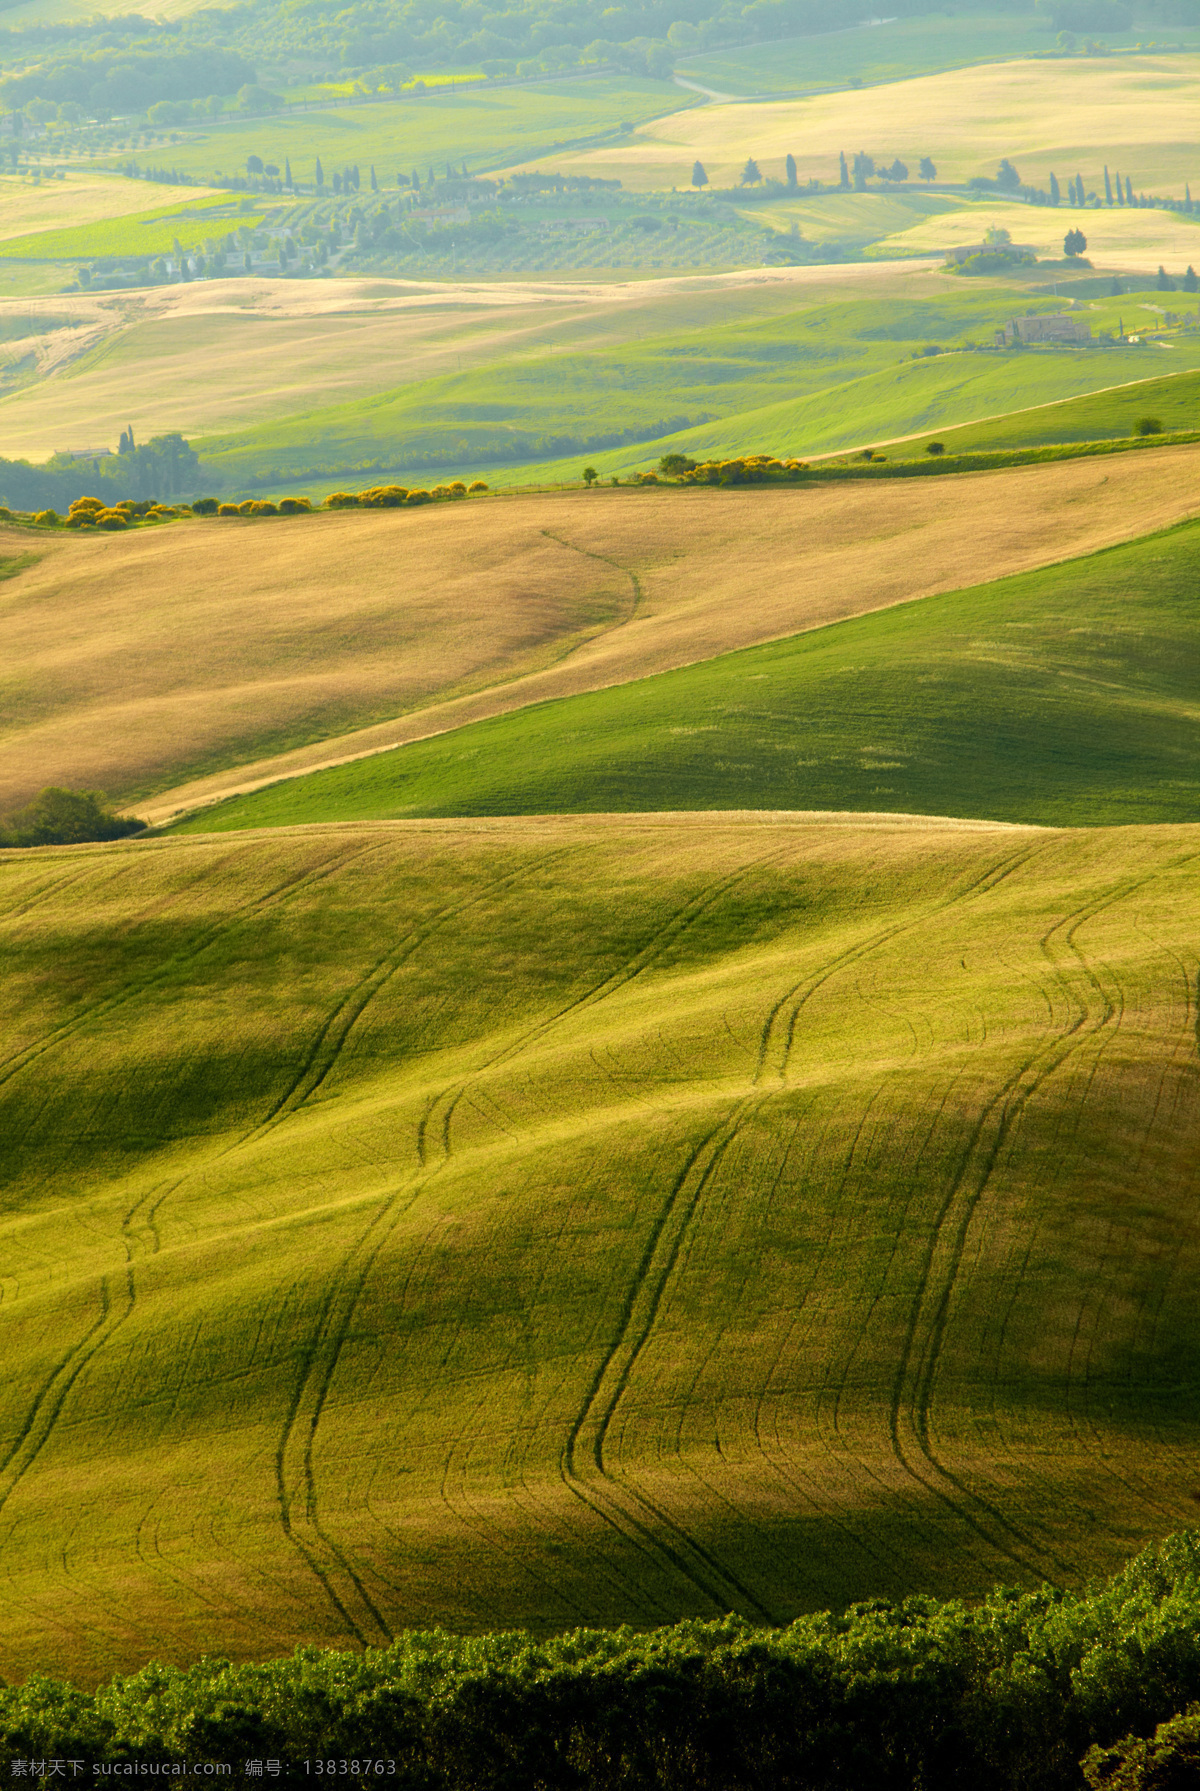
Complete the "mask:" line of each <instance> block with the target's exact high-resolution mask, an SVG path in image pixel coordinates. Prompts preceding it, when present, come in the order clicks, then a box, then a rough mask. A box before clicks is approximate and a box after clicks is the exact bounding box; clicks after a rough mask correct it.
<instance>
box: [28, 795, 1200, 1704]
mask: <svg viewBox="0 0 1200 1791" xmlns="http://www.w3.org/2000/svg"><path fill="white" fill-rule="evenodd" d="M1198 858H1200V830H1197V829H1186V828H1177V827H1167V828H1161V827H1160V828H1154V829H1145V830H1139V829H1126V830H1123V831H1101V832H1099V833H1095V832H1083V833H1055V832H1039V831H1036V830H1034V831H1025V830H1015V831H1014V830H1005V829H996V828H993V827H982V828H974V829H972V828H961V827H959V828H956V827H954V826H952V825H948V824H944V823H940V824H939V823H935V824H928V825H918V826H915V827H913V826H904V825H895V824H888V823H886V822H885V823H880V824H866V825H864V824H857V825H856V824H852V823H847V824H842V825H837V824H834V825H830V826H821V825H804V824H802V823H797V822H793V821H790V820H788V818H787V817H762V818H760V819H758V820H755V818H753V817H746V816H726V817H721V816H710V817H693V818H688V817H677V818H667V817H664V818H653V817H649V818H641V819H638V818H629V819H627V820H620V819H618V820H614V821H610V822H602V821H597V820H588V821H578V820H571V819H565V820H549V819H548V820H545V821H538V820H526V821H508V822H497V821H485V822H479V823H464V822H456V823H425V824H421V825H410V826H402V827H389V826H365V827H354V826H351V827H346V828H333V829H319V828H318V829H307V830H305V831H303V832H297V833H290V834H278V833H277V834H273V835H268V836H266V837H261V836H259V837H246V836H242V837H239V838H237V839H230V838H228V837H218V838H210V839H207V840H194V839H176V840H166V841H160V842H151V843H149V844H145V845H143V844H136V843H135V844H128V843H125V844H119V845H117V846H114V847H103V848H86V847H85V848H82V849H75V850H71V851H65V852H64V851H58V850H54V849H50V850H48V851H43V852H40V853H25V854H19V853H18V854H7V855H4V856H3V857H2V858H0V927H2V928H3V937H4V949H3V952H2V953H0V966H2V968H0V976H2V977H3V981H4V1001H5V1011H6V1013H7V1014H9V1016H10V1019H9V1021H8V1023H7V1025H6V1036H5V1044H4V1053H3V1062H2V1064H0V1109H2V1113H0V1123H2V1125H3V1129H4V1136H5V1137H6V1139H7V1140H8V1141H9V1143H8V1147H7V1148H6V1150H5V1153H4V1158H3V1171H2V1173H3V1177H4V1207H3V1217H2V1218H0V1227H2V1229H3V1238H4V1251H3V1261H4V1277H5V1279H4V1292H5V1298H4V1301H3V1305H2V1306H0V1334H2V1337H3V1348H4V1360H5V1364H6V1372H5V1377H4V1384H3V1388H2V1389H0V1436H2V1437H3V1438H4V1448H3V1451H2V1454H0V1460H2V1462H3V1467H2V1470H0V1511H2V1512H3V1518H4V1534H5V1573H6V1583H7V1587H8V1598H7V1600H6V1618H5V1623H4V1625H3V1632H2V1635H0V1666H2V1668H3V1671H4V1672H5V1674H6V1675H8V1676H12V1675H14V1674H17V1675H19V1674H23V1673H24V1672H25V1671H27V1670H29V1669H30V1668H31V1667H34V1666H37V1667H56V1668H59V1669H64V1670H70V1671H73V1672H77V1673H80V1674H84V1675H92V1674H97V1673H99V1674H107V1673H109V1672H111V1671H112V1670H113V1668H114V1667H116V1666H121V1665H128V1664H132V1663H138V1662H141V1661H143V1660H145V1659H146V1658H147V1657H158V1658H164V1657H165V1658H167V1659H178V1658H189V1657H193V1656H195V1655H196V1654H198V1653H199V1652H201V1651H202V1650H208V1651H210V1652H218V1653H220V1654H222V1655H225V1656H228V1655H233V1656H235V1657H243V1658H245V1657H247V1656H250V1657H256V1656H257V1657H260V1656H262V1655H267V1654H271V1653H278V1652H281V1651H283V1650H284V1649H286V1648H287V1647H288V1646H289V1645H290V1644H291V1643H292V1642H293V1641H298V1640H304V1641H338V1642H341V1643H344V1644H345V1643H349V1644H354V1643H355V1642H360V1641H363V1640H365V1641H370V1642H374V1641H381V1640H383V1639H385V1638H386V1637H387V1636H389V1635H391V1634H392V1633H394V1632H395V1631H397V1630H398V1629H400V1628H402V1627H405V1626H414V1625H417V1626H422V1625H430V1624H433V1623H443V1624H446V1625H448V1626H449V1627H451V1628H454V1629H466V1630H471V1629H486V1628H496V1627H498V1626H503V1625H508V1624H516V1623H526V1624H530V1625H532V1626H533V1627H534V1628H535V1629H538V1630H541V1631H546V1630H552V1629H555V1628H563V1627H570V1626H572V1625H574V1624H577V1623H580V1622H584V1621H587V1622H626V1621H632V1622H635V1623H652V1622H658V1621H662V1620H664V1619H665V1618H668V1617H671V1616H674V1615H678V1614H686V1613H701V1614H710V1613H713V1612H717V1611H724V1610H726V1609H729V1608H733V1609H735V1610H740V1611H744V1612H745V1613H746V1614H747V1615H750V1616H752V1617H754V1618H757V1619H759V1620H771V1621H777V1620H780V1619H783V1618H786V1617H787V1616H788V1615H789V1614H791V1613H793V1612H795V1611H798V1610H802V1609H806V1608H813V1607H820V1606H825V1605H828V1604H831V1603H832V1604H837V1603H841V1602H842V1601H844V1600H846V1599H848V1598H855V1597H860V1596H871V1595H878V1594H891V1595H896V1594H902V1593H907V1592H911V1591H914V1590H919V1589H927V1590H937V1591H954V1592H958V1593H972V1592H976V1591H979V1590H982V1589H983V1588H984V1587H985V1586H986V1585H987V1584H989V1583H990V1582H992V1581H994V1580H995V1579H997V1578H1003V1579H1004V1580H1006V1581H1007V1582H1009V1583H1011V1582H1013V1581H1018V1582H1021V1581H1023V1582H1026V1583H1029V1582H1032V1581H1036V1580H1040V1579H1042V1578H1044V1577H1045V1578H1049V1579H1051V1580H1052V1581H1055V1582H1058V1583H1077V1582H1079V1581H1081V1580H1083V1579H1085V1578H1086V1577H1087V1576H1089V1575H1090V1574H1092V1573H1093V1572H1095V1571H1097V1570H1100V1569H1103V1568H1105V1567H1107V1566H1109V1565H1111V1564H1113V1563H1115V1562H1116V1561H1118V1560H1119V1559H1121V1558H1122V1557H1123V1556H1124V1555H1126V1554H1127V1553H1128V1552H1129V1550H1130V1549H1131V1548H1133V1547H1135V1546H1136V1545H1137V1544H1138V1542H1139V1541H1141V1540H1142V1539H1144V1538H1145V1537H1147V1536H1151V1535H1155V1534H1160V1533H1165V1532H1166V1531H1168V1530H1170V1529H1173V1528H1177V1527H1179V1525H1180V1524H1181V1523H1183V1522H1186V1521H1188V1518H1189V1516H1190V1513H1191V1509H1192V1505H1191V1501H1192V1496H1193V1489H1194V1488H1195V1485H1196V1477H1195V1465H1194V1439H1195V1434H1196V1423H1197V1419H1198V1418H1200V1407H1198V1406H1197V1394H1196V1386H1197V1380H1196V1374H1195V1363H1196V1355H1197V1348H1198V1346H1200V1308H1198V1305H1197V1296H1196V1288H1197V1285H1198V1278H1197V1274H1196V1264H1195V1262H1194V1257H1195V1253H1196V1243H1195V1238H1194V1234H1193V1230H1192V1228H1191V1227H1190V1226H1189V1224H1188V1215H1189V1214H1190V1211H1191V1204H1192V1196H1193V1180H1194V1177H1193V1166H1194V1152H1193V1148H1192V1139H1193V1137H1194V1133H1195V1125H1196V1120H1197V1117H1200V1116H1198V1115H1197V1113H1196V1111H1195V1108H1196V1099H1197V1090H1196V1081H1195V1077H1194V1075H1193V1073H1192V1066H1193V1063H1194V1049H1195V1046H1194V1038H1193V1023H1194V1013H1193V1010H1192V1008H1191V1005H1190V1002H1189V997H1188V991H1189V989H1190V988H1191V986H1192V985H1193V984H1194V979H1195V975H1196V968H1197V961H1196V938H1195V924H1194V919H1195V908H1196V893H1197V890H1196V872H1195V868H1194V867H1195V865H1196V863H1197V859H1198Z"/></svg>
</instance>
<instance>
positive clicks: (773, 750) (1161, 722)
mask: <svg viewBox="0 0 1200 1791" xmlns="http://www.w3.org/2000/svg"><path fill="white" fill-rule="evenodd" d="M1103 478H1104V471H1103V467H1102V466H1101V467H1099V468H1098V470H1097V472H1096V479H1097V481H1101V480H1103ZM970 491H971V487H970V486H969V485H966V484H964V486H963V487H962V501H963V503H964V504H969V503H970ZM678 495H679V501H680V503H684V504H687V503H693V502H695V503H700V504H702V503H703V502H704V493H703V491H701V490H696V491H680V492H679V494H678ZM803 500H804V493H803V492H799V493H797V497H796V502H797V505H798V507H800V509H799V514H798V519H797V526H799V527H802V526H803V523H802V520H801V518H802V514H803V511H802V505H803ZM746 501H747V503H749V504H752V503H753V502H754V501H755V500H754V494H753V493H752V492H747V494H746ZM1198 580H1200V524H1197V523H1185V524H1183V525H1181V526H1180V527H1178V528H1175V529H1172V530H1169V531H1167V532H1165V533H1163V534H1159V535H1153V536H1149V537H1147V538H1146V539H1144V540H1141V541H1135V542H1132V543H1130V544H1128V545H1126V546H1121V547H1116V548H1112V549H1109V550H1107V551H1105V552H1103V553H1099V554H1095V555H1091V556H1089V557H1087V558H1084V559H1079V560H1073V561H1068V562H1066V563H1064V564H1061V565H1058V566H1051V567H1047V568H1045V569H1043V570H1041V571H1037V572H1031V573H1026V574H1022V575H1020V576H1017V577H1014V578H1009V579H1004V580H1001V581H999V582H997V583H995V584H986V585H980V586H977V587H976V588H975V589H973V590H967V591H957V592H951V593H949V594H947V595H944V596H935V597H929V598H925V599H923V600H922V601H921V602H920V603H916V604H909V605H902V606H900V607H898V608H895V609H890V610H886V611H883V612H881V613H879V614H876V615H872V616H865V617H862V618H859V619H856V620H853V621H847V622H843V623H839V624H837V625H835V626H832V627H828V628H822V629H818V630H816V631H814V632H812V633H809V634H801V635H796V636H794V637H793V638H791V639H790V640H784V641H777V642H772V643H770V644H768V645H766V646H761V647H754V648H751V649H749V650H747V651H744V652H740V653H732V654H728V655H725V656H722V657H719V658H715V659H709V660H705V661H703V662H702V663H699V664H696V665H692V666H688V667H685V668H684V669H682V670H679V671H673V672H668V673H665V674H663V675H661V676H659V677H656V678H646V679H643V680H640V681H638V682H635V683H629V684H623V685H620V686H618V687H616V688H614V689H610V690H601V691H596V692H593V693H589V694H586V695H580V696H576V697H572V698H569V699H567V700H565V701H561V702H556V703H545V704H540V705H537V706H536V707H531V708H528V709H523V710H519V711H517V712H515V713H514V714H512V715H508V716H503V717H500V718H498V719H496V720H492V721H487V722H481V723H478V724H476V725H474V726H472V727H469V728H460V729H458V730H456V731H455V732H453V733H449V734H444V735H441V736H439V737H437V738H433V739H430V740H425V741H418V742H416V743H414V744H413V745H410V746H406V747H404V748H402V749H401V750H398V751H395V752H390V753H382V754H379V755H378V756H376V757H373V758H366V759H361V760H358V761H357V762H355V763H351V764H346V765H341V766H337V767H335V768H333V769H330V770H326V771H321V772H316V773H313V774H311V775H309V776H306V777H303V778H299V779H295V780H293V781H290V782H284V783H279V784H275V785H272V786H271V787H269V788H267V789H264V790H261V791H259V792H258V793H256V794H254V795H248V796H243V797H235V798H233V799H231V800H230V801H228V802H226V803H224V804H222V805H220V806H219V807H217V808H213V809H208V810H204V811H202V812H201V813H199V814H197V815H196V816H195V817H194V818H193V819H192V820H191V821H190V822H185V823H184V824H183V825H185V826H187V827H190V828H191V829H194V830H202V831H207V830H210V829H220V830H226V829H230V828H243V827H263V826H282V825H288V824H291V823H295V822H308V821H330V820H350V819H353V820H359V819H368V818H370V819H377V818H381V817H384V816H399V815H419V814H426V815H430V814H441V815H452V814H459V815H465V814H531V813H539V814H545V813H556V812H566V811H577V812H579V811H585V812H591V813H595V812H604V811H609V810H649V809H656V810H679V809H731V808H739V809H848V810H856V811H859V812H861V811H866V810H878V809H885V810H890V811H893V812H908V813H919V814H953V815H970V816H979V817H989V818H992V819H996V820H1007V821H1024V822H1043V823H1054V824H1063V825H1072V824H1076V825H1078V824H1082V825H1095V824H1097V823H1101V822H1106V823H1112V822H1132V821H1180V820H1196V819H1200V772H1198V770H1197V764H1196V756H1195V739H1196V724H1197V715H1198V709H1200V686H1198V680H1197V667H1198V666H1200V613H1198V612H1197V607H1196V596H1195V593H1196V587H1197V582H1198ZM753 596H754V593H753V591H747V593H746V601H747V602H752V601H753Z"/></svg>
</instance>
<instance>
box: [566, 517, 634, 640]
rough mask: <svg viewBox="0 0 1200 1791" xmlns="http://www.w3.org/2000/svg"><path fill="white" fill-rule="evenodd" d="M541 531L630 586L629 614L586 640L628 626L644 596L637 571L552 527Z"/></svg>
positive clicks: (613, 632) (595, 638)
mask: <svg viewBox="0 0 1200 1791" xmlns="http://www.w3.org/2000/svg"><path fill="white" fill-rule="evenodd" d="M541 532H542V534H543V535H544V536H545V538H546V540H547V541H557V543H558V545H559V546H560V547H565V548H567V550H568V551H569V552H570V553H577V554H582V556H583V558H584V559H585V560H599V561H600V563H601V565H604V566H611V567H613V569H614V570H615V571H617V572H619V573H621V574H622V576H623V577H625V578H627V579H628V580H629V583H630V585H631V586H632V590H633V602H632V603H631V604H630V606H629V614H628V615H627V616H622V617H621V620H620V621H619V622H614V623H613V625H612V627H611V628H600V629H597V631H596V633H595V634H591V635H589V636H588V640H589V641H593V640H598V639H599V638H600V637H601V636H604V635H610V634H616V633H617V631H618V629H621V628H628V626H629V624H630V623H631V622H633V621H635V620H636V619H637V613H638V610H639V609H640V608H641V604H642V599H643V597H644V596H645V592H644V591H643V590H642V581H641V579H640V578H639V577H638V575H637V573H636V572H631V571H630V569H629V567H628V566H622V564H621V562H620V561H619V560H614V559H610V557H609V555H608V554H606V553H595V552H593V550H592V549H591V548H590V547H580V546H578V545H577V544H576V543H575V542H574V541H567V540H566V539H565V538H564V537H563V536H562V535H556V534H555V533H554V531H553V530H552V529H543V530H542V531H541ZM580 644H582V645H586V644H587V643H586V642H583V643H576V644H574V645H572V646H570V647H568V649H567V651H566V652H565V653H562V654H560V655H559V657H558V659H556V660H555V661H554V663H555V664H556V665H561V664H562V661H563V660H564V659H569V658H570V657H571V654H572V653H577V652H578V651H579V646H580Z"/></svg>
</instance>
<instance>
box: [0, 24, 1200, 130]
mask: <svg viewBox="0 0 1200 1791" xmlns="http://www.w3.org/2000/svg"><path fill="white" fill-rule="evenodd" d="M897 4H898V8H899V11H900V12H903V13H908V12H919V11H920V10H922V5H923V0H897ZM1197 4H1198V5H1200V0H1197ZM875 10H877V9H873V8H872V6H871V5H870V4H868V0H750V3H749V4H748V5H745V4H741V3H740V0H690V3H687V0H685V3H684V4H680V0H645V4H641V3H639V4H636V5H634V4H631V3H629V0H626V3H624V4H618V5H615V6H612V5H609V4H607V0H490V3H489V0H480V3H478V4H473V5H470V6H467V5H463V4H461V3H460V0H360V3H359V4H357V5H351V6H349V7H346V8H335V7H332V6H329V5H328V4H327V0H257V3H256V4H253V5H241V6H234V7H231V8H229V9H228V10H220V11H218V10H213V9H208V10H204V11H201V12H197V13H194V14H192V15H191V16H189V17H187V18H183V19H178V20H172V21H170V22H168V23H165V24H159V23H157V22H154V23H152V22H151V21H149V20H147V19H144V18H139V17H136V16H133V17H131V18H128V19H124V20H120V21H117V20H106V19H99V20H96V21H94V22H93V23H91V24H87V25H85V24H83V23H80V24H76V25H71V26H61V27H59V26H56V27H45V26H31V27H27V28H25V29H22V30H10V31H7V32H0V58H2V60H3V63H4V66H5V67H6V68H7V69H8V70H9V71H10V73H9V74H8V75H7V77H6V78H5V80H4V81H3V82H0V103H3V104H5V105H8V106H25V105H27V104H29V103H30V102H31V101H35V100H36V101H40V102H42V103H43V104H66V105H67V106H68V107H70V106H74V105H82V106H86V107H88V108H89V109H90V110H91V111H92V112H93V113H97V112H98V113H104V112H130V111H148V110H149V108H150V107H151V106H152V105H154V104H156V103H158V102H161V101H184V100H198V99H204V98H206V97H208V96H210V95H221V94H232V93H235V92H237V91H239V90H240V89H241V88H242V87H243V86H246V85H253V84H254V81H255V75H254V70H253V68H252V67H251V66H250V64H251V62H252V63H253V64H255V65H256V66H257V65H258V64H260V63H262V62H264V61H266V62H269V63H272V64H274V65H276V66H280V67H282V66H289V67H294V65H295V63H296V62H297V60H305V61H307V62H308V64H309V75H310V78H312V79H315V80H322V79H324V80H336V79H344V78H359V77H363V76H372V75H373V76H375V77H377V79H379V80H384V81H387V82H388V83H389V84H395V83H396V82H398V81H402V80H405V79H408V78H410V76H411V75H413V74H414V73H418V72H419V71H421V70H428V69H435V68H436V69H442V68H479V67H481V66H482V67H483V68H484V69H485V70H486V71H487V72H489V73H492V74H496V75H513V74H523V75H536V74H552V73H556V72H558V71H560V70H565V69H571V68H575V67H579V66H581V65H582V66H587V65H595V64H598V63H603V64H605V65H607V66H610V67H616V68H620V69H624V70H627V71H628V72H629V73H631V74H640V75H646V74H651V75H657V76H666V75H669V74H670V71H671V67H672V65H673V62H674V59H675V57H676V56H677V55H679V54H681V53H694V52H696V51H698V50H703V49H706V48H710V47H714V46H718V45H723V44H732V43H746V42H754V41H756V40H758V39H769V38H775V37H786V36H789V35H795V34H803V33H806V32H816V31H828V30H836V29H839V28H842V27H845V26H849V25H854V24H857V23H860V22H862V21H864V20H866V19H868V18H872V17H874V14H875ZM164 37H165V38H166V39H167V40H168V41H167V43H166V45H164Z"/></svg>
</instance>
